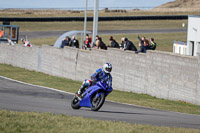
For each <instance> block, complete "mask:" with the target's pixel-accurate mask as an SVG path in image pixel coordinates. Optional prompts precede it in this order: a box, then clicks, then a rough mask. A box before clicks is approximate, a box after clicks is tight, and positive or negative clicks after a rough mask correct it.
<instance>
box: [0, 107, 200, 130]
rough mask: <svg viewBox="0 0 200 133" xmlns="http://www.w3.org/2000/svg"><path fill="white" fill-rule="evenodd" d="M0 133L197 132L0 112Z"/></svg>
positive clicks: (42, 114)
mask: <svg viewBox="0 0 200 133" xmlns="http://www.w3.org/2000/svg"><path fill="white" fill-rule="evenodd" d="M0 118H1V119H0V132H1V133H21V132H27V133H66V132H67V133H94V132H95V133H198V132H199V130H195V129H184V128H170V127H157V126H149V125H139V124H130V123H125V122H119V121H115V122H113V121H101V120H94V119H89V118H82V117H71V116H67V115H55V114H50V113H33V112H13V111H5V110H0Z"/></svg>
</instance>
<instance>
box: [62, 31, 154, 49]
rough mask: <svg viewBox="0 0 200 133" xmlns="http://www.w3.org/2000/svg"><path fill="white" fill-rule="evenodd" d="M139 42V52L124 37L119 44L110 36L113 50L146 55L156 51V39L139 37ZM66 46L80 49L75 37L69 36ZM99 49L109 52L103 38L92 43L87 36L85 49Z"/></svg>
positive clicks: (64, 44) (98, 37) (63, 42)
mask: <svg viewBox="0 0 200 133" xmlns="http://www.w3.org/2000/svg"><path fill="white" fill-rule="evenodd" d="M138 40H139V50H137V48H136V47H135V45H134V44H133V42H132V41H130V40H129V39H128V38H126V37H123V38H121V41H122V42H121V43H120V44H119V43H118V42H117V41H116V40H115V39H114V38H113V36H110V38H109V41H110V45H109V47H111V48H119V49H122V50H124V51H125V50H130V51H135V52H136V53H146V51H147V50H155V49H156V43H155V42H154V38H151V39H150V40H148V39H146V38H145V37H144V36H143V37H140V36H139V35H138ZM64 46H70V47H76V48H79V42H78V40H77V39H76V38H75V37H74V36H73V37H72V39H70V38H69V37H68V36H67V37H66V38H65V39H64V40H63V41H62V45H61V48H63V47H64ZM91 47H92V48H97V49H104V50H107V46H106V44H105V43H104V42H103V40H102V38H101V37H100V36H98V35H97V36H96V41H95V42H94V43H92V39H91V37H90V36H89V34H86V38H85V41H84V46H83V48H84V49H87V48H91Z"/></svg>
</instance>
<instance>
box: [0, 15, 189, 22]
mask: <svg viewBox="0 0 200 133" xmlns="http://www.w3.org/2000/svg"><path fill="white" fill-rule="evenodd" d="M180 19H188V15H171V16H116V17H99V21H116V20H118V21H129V20H180ZM0 21H10V22H12V21H16V22H23V21H26V22H52V21H84V17H43V18H41V17H39V18H38V17H37V18H21V17H13V18H11V17H0ZM87 21H93V17H87Z"/></svg>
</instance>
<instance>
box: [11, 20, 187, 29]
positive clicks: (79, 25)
mask: <svg viewBox="0 0 200 133" xmlns="http://www.w3.org/2000/svg"><path fill="white" fill-rule="evenodd" d="M182 23H185V24H186V26H187V20H135V21H100V22H99V24H98V29H99V30H134V29H159V28H162V29H169V28H181V27H182ZM11 24H12V25H18V26H19V27H20V31H60V30H61V31H63V30H64V31H69V30H83V27H84V23H83V22H11ZM92 29H93V22H87V30H90V31H91V30H92Z"/></svg>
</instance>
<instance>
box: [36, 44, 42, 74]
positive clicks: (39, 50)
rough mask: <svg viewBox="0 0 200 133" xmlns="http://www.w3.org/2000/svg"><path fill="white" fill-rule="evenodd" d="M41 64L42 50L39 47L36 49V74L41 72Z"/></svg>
mask: <svg viewBox="0 0 200 133" xmlns="http://www.w3.org/2000/svg"><path fill="white" fill-rule="evenodd" d="M41 63H42V48H41V47H39V48H38V68H37V71H38V72H40V71H41Z"/></svg>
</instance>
